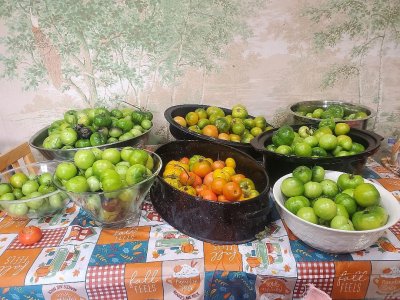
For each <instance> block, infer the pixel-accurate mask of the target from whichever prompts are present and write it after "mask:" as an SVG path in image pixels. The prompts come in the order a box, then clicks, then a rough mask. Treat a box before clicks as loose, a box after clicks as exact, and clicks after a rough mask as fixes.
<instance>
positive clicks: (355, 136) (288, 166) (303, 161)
mask: <svg viewBox="0 0 400 300" xmlns="http://www.w3.org/2000/svg"><path fill="white" fill-rule="evenodd" d="M300 126H302V125H294V126H292V128H293V129H294V130H295V131H297V130H298V129H299V127H300ZM307 126H309V127H312V124H307ZM277 130H279V128H277V129H274V130H271V131H268V132H263V133H262V134H260V135H259V136H256V137H255V138H254V139H253V140H252V141H251V145H252V146H253V147H254V149H255V150H257V151H259V152H260V153H262V155H263V162H264V167H265V169H266V171H267V173H268V176H269V179H270V182H271V183H275V182H276V181H277V180H278V179H279V178H280V177H281V176H284V175H285V174H288V173H291V172H292V171H293V170H294V169H295V168H296V167H298V166H308V167H313V166H321V167H323V168H324V169H326V170H334V171H341V172H347V173H352V174H361V173H362V170H363V168H364V166H365V164H366V162H367V159H368V157H370V156H372V155H373V154H375V153H376V152H377V151H378V149H379V147H380V146H381V142H382V140H383V137H381V136H380V135H378V134H376V133H374V132H372V131H369V130H362V129H357V128H351V129H350V132H349V133H348V134H347V135H348V136H349V137H351V138H352V140H353V141H355V142H357V143H360V144H362V145H363V146H364V147H365V151H363V152H361V153H357V154H354V155H349V156H342V157H299V156H295V155H284V154H279V153H276V152H273V151H269V150H267V149H266V148H265V147H266V146H267V145H269V144H272V136H273V135H274V133H275V132H276V131H277Z"/></svg>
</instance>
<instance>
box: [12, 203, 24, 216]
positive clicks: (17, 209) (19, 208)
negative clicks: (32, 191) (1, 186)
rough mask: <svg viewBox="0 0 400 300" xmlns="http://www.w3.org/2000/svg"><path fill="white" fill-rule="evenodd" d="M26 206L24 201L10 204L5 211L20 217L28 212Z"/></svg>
mask: <svg viewBox="0 0 400 300" xmlns="http://www.w3.org/2000/svg"><path fill="white" fill-rule="evenodd" d="M28 210H29V208H28V206H27V205H26V204H25V203H16V204H10V205H9V206H8V210H7V212H8V213H9V214H10V215H11V216H13V217H22V216H25V215H26V214H27V213H28Z"/></svg>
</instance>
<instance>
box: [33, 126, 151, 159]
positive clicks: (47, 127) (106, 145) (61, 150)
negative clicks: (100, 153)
mask: <svg viewBox="0 0 400 300" xmlns="http://www.w3.org/2000/svg"><path fill="white" fill-rule="evenodd" d="M50 126H51V125H47V126H45V127H43V128H42V129H40V130H39V131H37V132H36V133H35V134H33V135H32V136H31V137H30V139H29V141H28V144H29V146H31V147H32V148H34V149H37V150H38V151H40V152H42V151H51V152H61V153H71V154H72V153H74V152H76V151H78V150H81V149H86V150H90V149H93V148H100V149H101V148H105V147H107V148H113V146H114V148H118V146H119V145H118V144H119V143H122V142H129V141H134V140H136V139H138V140H139V139H140V138H141V137H143V136H145V135H147V134H148V133H149V132H150V131H151V130H152V129H153V127H154V124H152V125H151V127H150V128H149V129H147V130H146V131H145V132H143V133H142V134H140V135H137V136H135V137H133V138H130V139H127V140H124V141H117V142H113V143H106V144H102V145H98V146H88V147H82V148H71V149H61V148H60V149H48V148H44V147H43V145H42V146H38V145H36V144H34V143H33V141H34V140H35V139H36V138H37V137H38V136H39V135H41V134H43V132H46V134H47V136H46V137H48V136H49V134H48V132H47V130H48V129H49V127H50Z"/></svg>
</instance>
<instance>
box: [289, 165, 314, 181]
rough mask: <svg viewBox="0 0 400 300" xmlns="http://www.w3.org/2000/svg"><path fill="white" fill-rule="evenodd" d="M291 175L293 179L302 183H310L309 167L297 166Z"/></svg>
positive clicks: (310, 173) (310, 172)
mask: <svg viewBox="0 0 400 300" xmlns="http://www.w3.org/2000/svg"><path fill="white" fill-rule="evenodd" d="M292 175H293V177H294V178H297V179H299V180H301V181H302V182H303V183H307V182H309V181H311V178H312V171H311V169H310V168H309V167H306V166H299V167H297V168H296V169H294V170H293V172H292Z"/></svg>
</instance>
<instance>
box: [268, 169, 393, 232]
mask: <svg viewBox="0 0 400 300" xmlns="http://www.w3.org/2000/svg"><path fill="white" fill-rule="evenodd" d="M327 174H330V175H334V176H336V175H340V174H347V173H346V172H339V171H333V170H325V178H326V175H327ZM291 176H292V173H290V174H286V175H284V176H282V177H280V178H279V179H278V180H277V181H276V182H275V184H274V186H273V188H272V194H273V197H272V198H273V201H274V202H275V203H276V204H277V205H278V206H279V207H280V208H281V209H282V210H284V211H285V212H286V213H288V214H290V215H291V216H292V217H294V218H295V219H297V220H299V221H300V222H302V223H304V224H306V225H311V226H312V227H314V228H318V229H322V230H327V231H328V232H336V233H340V232H341V233H346V234H351V235H359V234H365V233H374V232H380V231H383V230H386V229H388V228H390V227H392V226H393V225H395V224H396V223H397V222H398V221H399V220H400V218H399V219H397V220H394V219H393V218H392V220H390V218H389V220H388V222H387V223H386V224H385V225H383V226H381V227H379V228H375V229H369V230H354V231H350V230H342V229H334V228H330V227H325V226H322V225H319V224H313V223H310V222H307V221H305V220H303V219H301V218H299V217H298V216H296V215H295V214H294V213H292V212H291V211H289V210H288V209H287V208H286V207H285V206H284V205H283V203H281V202H280V201H278V200H277V199H276V195H278V193H281V191H280V185H281V183H282V181H283V180H284V179H286V178H288V177H291ZM363 179H364V182H366V183H371V184H373V185H374V186H375V187H376V188H378V190H384V191H385V194H387V196H388V198H389V200H388V201H391V202H395V203H397V204H398V205H397V214H398V215H399V216H400V204H399V203H398V201H397V200H396V198H395V197H394V196H393V194H392V193H390V192H389V191H388V190H386V189H385V188H384V187H382V186H381V185H379V184H376V183H374V182H372V181H371V180H369V179H367V178H364V177H363ZM379 192H381V191H379ZM283 197H284V196H283ZM388 215H389V217H390V215H391V214H390V213H389V212H388Z"/></svg>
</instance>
